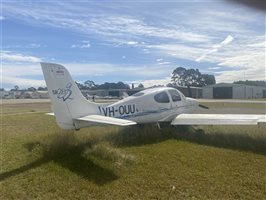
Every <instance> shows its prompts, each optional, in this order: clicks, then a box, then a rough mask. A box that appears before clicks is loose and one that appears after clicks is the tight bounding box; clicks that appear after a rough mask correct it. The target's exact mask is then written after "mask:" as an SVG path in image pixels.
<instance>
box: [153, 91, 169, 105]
mask: <svg viewBox="0 0 266 200" xmlns="http://www.w3.org/2000/svg"><path fill="white" fill-rule="evenodd" d="M154 100H155V101H157V102H158V103H169V102H170V101H169V97H168V95H167V93H166V92H160V93H159V94H156V95H155V96H154Z"/></svg>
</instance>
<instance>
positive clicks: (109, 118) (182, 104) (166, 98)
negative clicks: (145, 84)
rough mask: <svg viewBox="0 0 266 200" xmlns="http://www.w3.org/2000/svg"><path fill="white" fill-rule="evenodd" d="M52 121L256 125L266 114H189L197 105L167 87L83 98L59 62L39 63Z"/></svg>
mask: <svg viewBox="0 0 266 200" xmlns="http://www.w3.org/2000/svg"><path fill="white" fill-rule="evenodd" d="M41 67H42V71H43V74H44V78H45V81H46V85H47V88H48V92H49V96H50V99H51V103H52V110H53V112H54V113H51V115H55V118H56V122H57V124H58V126H59V127H61V128H62V129H75V130H79V129H80V128H84V127H88V126H95V125H119V126H129V125H135V124H144V123H158V124H159V123H160V122H169V123H171V125H256V124H258V123H259V122H266V115H248V114H244V115H243V114H241V115H239V114H189V113H193V111H195V110H196V109H197V108H198V107H199V106H200V107H203V108H206V107H205V106H203V105H200V104H199V103H198V101H197V100H196V99H193V98H188V97H185V96H184V95H183V94H182V93H181V92H180V91H178V90H177V89H174V88H170V87H160V88H150V89H146V90H143V91H140V92H138V93H136V94H134V95H132V96H128V97H126V98H124V99H122V100H120V101H117V102H115V103H110V104H106V103H95V102H91V101H89V100H87V99H86V98H85V97H84V96H83V95H82V93H81V91H80V90H79V88H78V87H77V85H76V83H75V82H74V81H73V79H72V78H71V76H70V74H69V72H68V70H67V69H66V68H65V67H63V66H62V65H59V64H54V63H44V62H42V63H41Z"/></svg>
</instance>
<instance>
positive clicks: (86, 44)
mask: <svg viewBox="0 0 266 200" xmlns="http://www.w3.org/2000/svg"><path fill="white" fill-rule="evenodd" d="M90 47H91V44H90V41H87V40H83V41H81V42H80V43H79V44H72V45H71V48H81V49H84V48H90Z"/></svg>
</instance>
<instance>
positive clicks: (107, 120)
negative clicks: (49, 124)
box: [46, 113, 137, 126]
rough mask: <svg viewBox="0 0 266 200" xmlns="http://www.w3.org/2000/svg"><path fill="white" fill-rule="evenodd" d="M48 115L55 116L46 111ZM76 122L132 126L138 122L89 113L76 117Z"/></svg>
mask: <svg viewBox="0 0 266 200" xmlns="http://www.w3.org/2000/svg"><path fill="white" fill-rule="evenodd" d="M46 115H51V116H54V113H46ZM74 120H75V121H76V122H81V123H82V122H83V124H84V123H86V122H88V123H91V125H92V124H93V125H97V124H98V125H99V124H102V125H117V126H130V125H136V124H137V123H136V122H133V121H130V120H125V119H117V118H114V117H105V116H102V115H88V116H85V117H80V118H75V119H74Z"/></svg>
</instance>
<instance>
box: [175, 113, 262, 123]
mask: <svg viewBox="0 0 266 200" xmlns="http://www.w3.org/2000/svg"><path fill="white" fill-rule="evenodd" d="M259 122H266V115H248V114H180V115H178V116H177V117H176V118H175V119H174V120H173V121H172V122H171V124H172V125H257V124H258V123H259Z"/></svg>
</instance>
